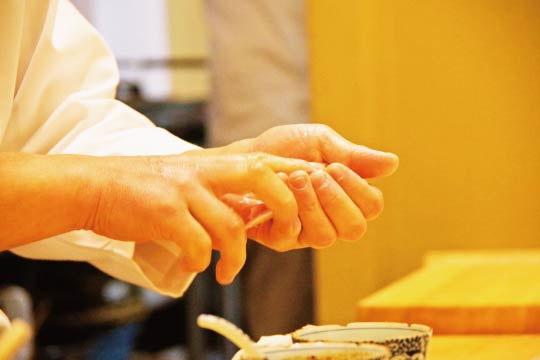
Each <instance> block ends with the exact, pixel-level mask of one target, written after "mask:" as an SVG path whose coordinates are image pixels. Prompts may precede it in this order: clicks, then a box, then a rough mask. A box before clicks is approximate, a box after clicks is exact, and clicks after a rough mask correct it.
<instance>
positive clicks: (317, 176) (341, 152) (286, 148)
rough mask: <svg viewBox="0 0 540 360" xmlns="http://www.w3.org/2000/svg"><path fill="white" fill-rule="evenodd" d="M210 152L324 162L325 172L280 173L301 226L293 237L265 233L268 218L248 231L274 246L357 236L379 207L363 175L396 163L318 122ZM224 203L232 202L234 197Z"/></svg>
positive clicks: (376, 194) (325, 243) (374, 175)
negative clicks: (279, 237)
mask: <svg viewBox="0 0 540 360" xmlns="http://www.w3.org/2000/svg"><path fill="white" fill-rule="evenodd" d="M213 151H215V152H217V153H243V152H251V151H261V152H265V153H270V154H274V155H278V156H283V157H288V158H289V157H290V158H298V159H304V160H307V161H310V162H318V163H323V164H328V166H327V168H326V171H320V170H319V171H315V172H313V173H311V174H308V173H307V172H305V171H301V170H300V171H295V172H293V173H291V174H289V176H284V177H283V178H284V180H285V181H286V182H287V184H288V185H289V188H290V189H291V190H292V192H293V194H294V196H295V198H296V200H297V202H298V209H299V217H300V219H301V222H302V231H301V233H300V234H299V236H298V238H297V239H291V238H286V239H285V238H284V239H278V238H275V237H271V236H268V228H269V226H270V224H271V223H270V222H269V223H265V224H262V225H260V226H258V227H256V228H254V229H252V230H250V231H249V232H248V235H249V236H250V237H251V238H252V239H254V240H256V241H258V242H260V243H262V244H264V245H266V246H268V247H270V248H273V249H276V250H280V251H285V250H290V249H295V248H300V247H306V246H311V247H326V246H330V245H331V244H333V243H334V242H335V241H336V239H342V240H346V241H356V240H358V239H360V238H361V237H362V236H363V234H364V233H365V231H366V220H371V219H374V218H375V217H377V216H378V215H379V213H380V212H381V211H382V209H383V196H382V193H381V191H380V190H379V189H377V188H375V187H374V186H371V185H370V184H369V183H368V182H367V181H366V180H365V179H367V178H377V177H383V176H388V175H390V174H392V173H393V172H394V171H395V170H396V168H397V166H398V158H397V156H396V155H394V154H391V153H387V152H381V151H376V150H372V149H369V148H367V147H365V146H362V145H356V144H353V143H351V142H349V141H347V140H346V139H344V138H343V137H341V136H340V135H339V134H337V133H336V132H335V131H334V130H332V129H330V128H329V127H328V126H325V125H320V124H302V125H287V126H279V127H275V128H272V129H270V130H268V131H266V132H264V133H263V134H261V135H260V136H258V137H256V138H254V139H246V140H241V141H238V142H236V143H233V144H231V145H228V146H225V147H223V148H216V149H214V150H213ZM228 203H229V205H230V206H232V207H234V208H237V207H238V206H235V204H234V201H228ZM244 205H245V204H244ZM254 206H260V205H254Z"/></svg>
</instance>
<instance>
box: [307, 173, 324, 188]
mask: <svg viewBox="0 0 540 360" xmlns="http://www.w3.org/2000/svg"><path fill="white" fill-rule="evenodd" d="M310 177H311V183H312V184H313V186H314V187H316V188H320V187H322V186H324V185H325V184H326V183H327V179H328V174H327V173H326V172H325V171H320V170H318V171H315V172H314V173H313V174H311V176H310Z"/></svg>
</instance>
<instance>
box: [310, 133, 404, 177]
mask: <svg viewBox="0 0 540 360" xmlns="http://www.w3.org/2000/svg"><path fill="white" fill-rule="evenodd" d="M318 139H319V146H320V151H321V157H322V160H323V161H324V162H326V163H327V164H330V163H334V162H339V163H342V164H344V165H345V166H347V167H349V168H351V169H352V170H353V171H354V172H355V173H357V174H358V175H360V176H361V177H363V178H376V177H383V176H388V175H391V174H392V173H394V172H395V171H396V169H397V167H398V164H399V158H398V157H397V156H396V155H395V154H393V153H388V152H383V151H378V150H373V149H370V148H368V147H366V146H363V145H356V144H354V143H352V142H350V141H348V140H346V139H345V138H343V137H341V136H340V135H339V134H338V133H336V132H335V131H334V130H332V129H330V128H329V127H327V126H322V127H321V128H320V129H319V136H318Z"/></svg>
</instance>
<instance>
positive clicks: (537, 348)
mask: <svg viewBox="0 0 540 360" xmlns="http://www.w3.org/2000/svg"><path fill="white" fill-rule="evenodd" d="M426 358H427V359H428V360H458V359H467V360H508V359H516V360H540V335H528V336H527V335H520V336H516V335H513V336H509V335H500V336H435V337H434V338H433V339H431V343H430V344H429V348H428V355H427V357H426Z"/></svg>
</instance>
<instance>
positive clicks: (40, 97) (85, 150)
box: [1, 0, 195, 296]
mask: <svg viewBox="0 0 540 360" xmlns="http://www.w3.org/2000/svg"><path fill="white" fill-rule="evenodd" d="M32 3H34V4H36V3H39V2H36V1H27V2H26V5H27V7H26V9H25V15H24V20H25V25H24V28H23V32H22V34H23V36H22V38H21V42H22V45H21V46H20V49H21V50H20V51H21V54H20V59H19V67H18V74H17V81H16V88H15V91H14V94H15V96H14V99H13V104H12V109H11V114H10V116H9V120H8V122H7V126H6V128H5V131H4V134H3V139H2V141H1V150H3V151H23V152H29V153H41V154H87V155H97V156H106V155H165V154H178V153H181V152H184V151H186V150H189V149H192V148H195V146H194V145H192V144H189V143H187V142H185V141H183V140H181V139H179V138H177V137H175V136H173V135H172V134H170V133H169V132H167V131H166V130H164V129H161V128H158V127H155V126H154V125H153V124H152V123H151V122H150V121H149V120H148V119H147V118H146V117H144V116H143V115H141V114H139V113H138V112H136V111H134V110H133V109H131V108H129V107H128V106H126V105H125V104H123V103H121V102H119V101H117V100H115V99H114V95H115V91H116V86H117V84H118V69H117V67H116V63H115V60H114V58H113V56H112V54H111V52H110V50H109V49H108V48H107V46H106V45H105V43H104V42H103V40H102V39H101V37H100V36H99V35H98V33H97V32H96V31H95V29H94V28H93V27H92V26H91V25H90V24H89V23H88V22H87V21H86V20H85V19H84V18H83V17H82V16H81V15H80V14H79V13H78V12H77V10H76V9H75V8H74V7H73V6H72V5H71V4H70V3H69V2H68V1H65V0H50V1H46V3H47V5H46V8H47V12H46V17H45V18H44V19H43V21H42V22H41V25H40V26H39V28H36V24H37V23H39V21H33V20H34V19H33V17H34V16H38V15H39V14H38V13H39V10H40V9H38V7H41V8H43V6H44V5H43V3H41V4H40V5H31V4H32ZM41 10H43V9H41ZM41 16H43V14H42V15H41ZM13 251H14V252H15V253H16V254H19V255H21V256H25V257H30V258H39V259H55V260H77V261H87V262H89V263H91V264H93V265H94V266H96V267H97V268H99V269H101V270H102V271H104V272H106V273H108V274H110V275H112V276H114V277H117V278H120V279H122V280H125V281H129V282H131V283H134V284H137V285H140V286H144V287H147V288H150V289H153V290H155V291H158V292H160V293H163V294H167V295H171V296H180V295H182V293H183V292H184V291H185V289H186V288H187V287H188V286H189V284H190V282H191V281H192V279H193V277H194V274H193V273H186V272H183V271H182V270H181V249H178V248H176V247H175V245H173V244H170V243H169V244H159V243H145V244H135V243H133V242H129V241H116V240H112V239H108V238H105V237H102V236H99V235H96V234H94V233H92V232H89V231H74V232H70V233H66V234H62V235H59V236H56V237H54V238H50V239H45V240H42V241H39V242H36V243H32V244H29V245H25V246H22V247H19V248H17V249H14V250H13Z"/></svg>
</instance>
